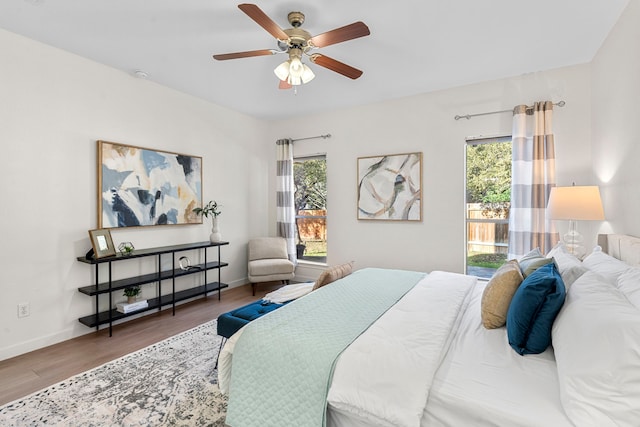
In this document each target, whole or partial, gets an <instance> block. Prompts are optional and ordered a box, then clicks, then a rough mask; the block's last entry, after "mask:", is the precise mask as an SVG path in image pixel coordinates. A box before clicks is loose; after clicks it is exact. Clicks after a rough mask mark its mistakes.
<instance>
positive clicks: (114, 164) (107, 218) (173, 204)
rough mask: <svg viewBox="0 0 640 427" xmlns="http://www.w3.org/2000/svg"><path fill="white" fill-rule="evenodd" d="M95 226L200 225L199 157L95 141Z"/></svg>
mask: <svg viewBox="0 0 640 427" xmlns="http://www.w3.org/2000/svg"><path fill="white" fill-rule="evenodd" d="M98 192H99V194H98V227H99V228H116V227H139V226H148V225H176V224H200V223H202V217H200V216H198V215H195V214H194V213H193V209H194V208H196V207H199V206H202V157H197V156H189V155H185V154H178V153H172V152H167V151H159V150H151V149H148V148H142V147H135V146H132V145H125V144H118V143H114V142H107V141H98Z"/></svg>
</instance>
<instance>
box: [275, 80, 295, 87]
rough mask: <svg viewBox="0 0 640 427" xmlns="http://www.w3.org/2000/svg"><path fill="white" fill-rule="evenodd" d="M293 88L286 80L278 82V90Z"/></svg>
mask: <svg viewBox="0 0 640 427" xmlns="http://www.w3.org/2000/svg"><path fill="white" fill-rule="evenodd" d="M292 87H293V86H292V85H290V84H289V83H287V81H286V80H280V84H279V85H278V89H291V88H292Z"/></svg>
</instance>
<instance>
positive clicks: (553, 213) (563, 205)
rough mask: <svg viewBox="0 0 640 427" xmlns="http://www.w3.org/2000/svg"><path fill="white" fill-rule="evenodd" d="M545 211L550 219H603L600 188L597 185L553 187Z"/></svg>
mask: <svg viewBox="0 0 640 427" xmlns="http://www.w3.org/2000/svg"><path fill="white" fill-rule="evenodd" d="M547 213H548V215H549V218H550V219H565V220H566V219H568V220H576V221H589V220H592V221H595V220H604V210H603V208H602V199H601V198H600V189H599V188H598V187H597V186H572V187H553V188H552V189H551V194H550V195H549V204H548V205H547Z"/></svg>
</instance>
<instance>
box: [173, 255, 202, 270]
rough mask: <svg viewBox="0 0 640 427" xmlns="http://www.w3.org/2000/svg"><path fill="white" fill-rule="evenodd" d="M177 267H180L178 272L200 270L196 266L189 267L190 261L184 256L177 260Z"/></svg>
mask: <svg viewBox="0 0 640 427" xmlns="http://www.w3.org/2000/svg"><path fill="white" fill-rule="evenodd" d="M178 265H180V270H184V271H189V270H200V267H198V266H197V265H191V260H190V259H189V258H188V257H186V256H181V257H180V259H178Z"/></svg>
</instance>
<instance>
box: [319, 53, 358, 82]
mask: <svg viewBox="0 0 640 427" xmlns="http://www.w3.org/2000/svg"><path fill="white" fill-rule="evenodd" d="M311 61H313V63H314V64H318V65H319V66H321V67H324V68H328V69H329V70H331V71H335V72H336V73H338V74H342V75H343V76H346V77H349V78H350V79H353V80H355V79H357V78H358V77H360V76H361V75H362V71H360V70H358V69H357V68H353V67H352V66H350V65H347V64H345V63H343V62H340V61H337V60H335V59H333V58H329V57H328V56H325V55H320V54H319V53H316V54H315V55H311Z"/></svg>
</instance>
